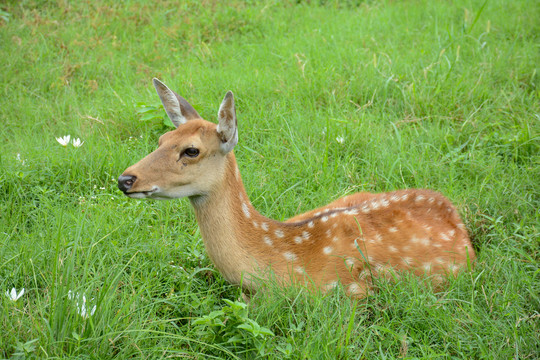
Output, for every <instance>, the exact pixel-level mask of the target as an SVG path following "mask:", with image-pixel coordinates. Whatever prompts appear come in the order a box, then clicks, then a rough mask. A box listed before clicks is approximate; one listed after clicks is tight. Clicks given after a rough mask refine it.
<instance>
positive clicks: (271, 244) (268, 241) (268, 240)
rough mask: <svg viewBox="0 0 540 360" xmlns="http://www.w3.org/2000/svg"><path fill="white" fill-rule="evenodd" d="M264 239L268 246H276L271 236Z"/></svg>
mask: <svg viewBox="0 0 540 360" xmlns="http://www.w3.org/2000/svg"><path fill="white" fill-rule="evenodd" d="M263 241H264V243H265V244H266V245H268V246H274V242H273V241H272V239H270V237H269V236H265V237H263Z"/></svg>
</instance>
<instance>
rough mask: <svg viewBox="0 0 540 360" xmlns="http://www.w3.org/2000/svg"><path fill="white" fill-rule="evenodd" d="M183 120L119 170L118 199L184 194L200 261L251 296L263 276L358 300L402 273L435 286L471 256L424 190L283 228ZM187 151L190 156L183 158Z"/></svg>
mask: <svg viewBox="0 0 540 360" xmlns="http://www.w3.org/2000/svg"><path fill="white" fill-rule="evenodd" d="M230 96H231V98H232V93H231V95H230ZM229 101H231V100H230V99H229ZM232 106H234V105H232ZM231 116H232V115H231ZM188 120H189V121H187V122H186V123H184V124H181V125H179V126H178V128H177V129H176V130H174V131H171V132H169V133H166V134H164V135H163V136H162V137H161V138H160V141H159V144H160V145H159V148H158V149H157V150H156V151H154V152H152V153H151V154H149V155H148V156H147V157H145V158H144V159H142V160H141V161H139V162H138V163H136V164H135V165H133V166H131V167H129V168H128V169H127V170H126V171H125V172H124V174H123V176H136V181H135V182H134V184H133V186H132V187H131V188H130V189H129V191H126V195H128V196H132V197H154V198H179V197H184V196H188V197H189V198H190V201H191V203H192V205H193V207H194V209H195V214H196V217H197V221H198V223H199V227H200V229H201V235H202V237H203V240H204V244H205V247H206V249H207V251H208V255H209V256H210V258H211V259H212V262H213V263H214V264H215V266H216V267H217V268H218V270H219V271H220V272H221V273H222V274H223V276H224V277H225V278H226V279H227V280H228V281H230V282H231V283H235V284H240V283H242V284H243V286H244V287H245V288H247V289H254V288H256V287H258V285H259V282H257V281H255V278H256V277H263V278H264V277H266V276H268V274H269V273H272V274H273V275H275V277H276V278H277V279H278V280H279V281H280V282H281V283H282V284H283V285H288V284H291V283H300V284H306V285H307V286H308V287H312V288H320V289H322V290H327V289H330V288H332V287H334V286H335V285H336V284H337V283H338V282H340V283H342V284H343V285H344V286H346V289H347V291H348V292H349V293H350V294H351V295H352V296H363V295H365V293H366V292H367V291H368V289H369V288H370V287H371V286H372V280H373V278H374V277H378V276H384V277H387V276H390V275H392V276H399V273H400V272H402V271H409V272H414V273H415V274H417V275H426V276H430V278H431V279H432V280H433V282H434V283H435V284H440V283H441V281H442V280H443V277H444V276H446V275H448V274H449V275H455V274H456V273H457V272H458V271H459V270H462V269H465V268H466V265H467V259H469V260H470V261H473V260H474V258H475V255H474V251H473V249H472V246H471V243H470V241H469V237H468V235H467V232H466V230H465V227H464V225H463V223H462V221H461V219H460V217H459V215H458V213H457V211H456V209H455V208H454V206H453V205H452V204H451V203H450V201H449V200H448V199H446V198H445V197H444V196H442V195H441V194H439V193H437V192H434V191H430V190H399V191H394V192H389V193H380V194H371V193H357V194H353V195H349V196H346V197H343V198H341V199H338V200H336V201H334V202H332V203H330V204H328V205H326V206H323V207H321V208H318V209H315V210H312V211H309V212H307V213H304V214H301V215H297V216H295V217H293V218H291V219H289V220H288V221H286V222H283V223H281V222H277V221H274V220H271V219H268V218H266V217H264V216H263V215H261V214H260V213H259V212H257V211H256V210H255V208H254V207H253V206H252V205H251V203H250V201H249V199H248V196H247V194H246V192H245V189H244V186H243V184H242V180H241V178H240V175H239V171H238V168H237V163H236V158H235V156H234V153H233V152H232V151H230V152H227V153H223V149H221V150H220V144H222V143H223V141H225V140H224V139H222V136H223V134H220V133H218V130H217V128H216V125H215V124H213V123H210V122H207V121H205V120H202V119H188ZM234 121H236V118H234ZM220 126H222V125H221V122H220ZM228 131H229V132H231V130H230V129H229V130H228ZM229 137H230V136H229ZM227 141H228V140H227ZM233 146H234V145H233ZM188 147H196V148H197V149H199V151H200V154H199V156H197V157H195V158H190V157H185V156H184V157H182V155H181V154H182V151H183V150H185V149H186V148H188ZM155 188H158V189H159V191H155V190H153V189H155ZM153 191H154V192H153Z"/></svg>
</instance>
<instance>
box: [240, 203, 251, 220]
mask: <svg viewBox="0 0 540 360" xmlns="http://www.w3.org/2000/svg"><path fill="white" fill-rule="evenodd" d="M242 211H243V212H244V215H245V216H246V217H247V218H248V219H249V218H250V217H251V214H250V213H249V208H248V206H247V204H246V203H242Z"/></svg>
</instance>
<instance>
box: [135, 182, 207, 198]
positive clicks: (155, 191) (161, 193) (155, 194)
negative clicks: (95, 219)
mask: <svg viewBox="0 0 540 360" xmlns="http://www.w3.org/2000/svg"><path fill="white" fill-rule="evenodd" d="M125 194H126V195H127V196H129V197H130V198H132V199H154V200H172V199H181V198H185V197H192V196H197V195H202V194H201V192H200V191H197V189H195V188H194V187H193V186H191V185H184V186H179V187H175V188H172V189H162V188H160V187H159V186H156V185H154V186H152V189H151V190H148V191H136V192H129V193H125Z"/></svg>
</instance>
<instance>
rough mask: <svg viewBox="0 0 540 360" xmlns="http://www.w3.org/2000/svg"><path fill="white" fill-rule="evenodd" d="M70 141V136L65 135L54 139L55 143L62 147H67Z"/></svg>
mask: <svg viewBox="0 0 540 360" xmlns="http://www.w3.org/2000/svg"><path fill="white" fill-rule="evenodd" d="M70 139H71V136H70V135H66V136H63V137H59V138H56V141H58V142H59V143H60V145H62V146H67V145H68V144H69V140H70Z"/></svg>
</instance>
